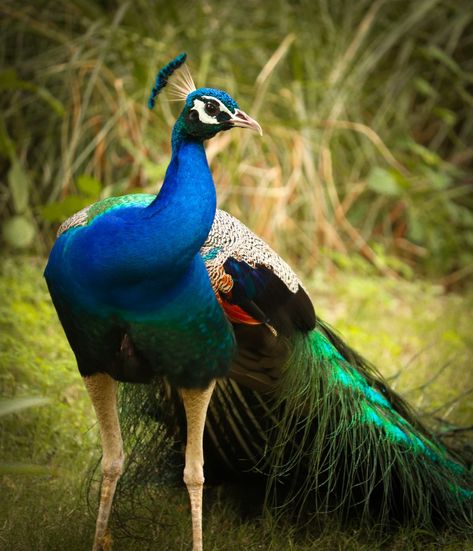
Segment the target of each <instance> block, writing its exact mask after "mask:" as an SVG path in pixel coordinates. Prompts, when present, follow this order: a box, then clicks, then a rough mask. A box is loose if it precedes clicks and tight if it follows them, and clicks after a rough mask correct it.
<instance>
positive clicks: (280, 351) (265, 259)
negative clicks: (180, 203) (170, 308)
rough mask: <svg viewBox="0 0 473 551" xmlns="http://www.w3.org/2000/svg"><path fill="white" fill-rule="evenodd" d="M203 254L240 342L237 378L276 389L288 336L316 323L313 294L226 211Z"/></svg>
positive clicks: (221, 213) (262, 388)
mask: <svg viewBox="0 0 473 551" xmlns="http://www.w3.org/2000/svg"><path fill="white" fill-rule="evenodd" d="M201 255H202V257H203V259H204V262H205V265H206V268H207V271H208V273H209V277H210V281H211V283H212V286H213V289H214V291H215V294H216V296H217V298H218V299H219V301H220V303H221V305H222V308H223V310H224V311H225V314H226V315H227V317H228V319H229V320H230V321H231V322H232V324H233V329H234V332H235V336H236V339H237V343H238V352H237V356H236V358H235V359H234V362H233V365H232V369H231V372H230V375H231V377H232V378H234V379H235V380H237V381H238V382H239V383H241V384H244V385H246V386H248V387H250V388H252V389H254V390H258V391H260V392H261V391H263V392H268V391H271V390H272V389H273V388H274V386H275V385H276V384H277V380H278V379H279V375H280V369H281V367H282V365H283V364H284V362H285V360H286V358H287V355H288V353H289V349H288V338H290V337H291V336H292V335H293V334H294V333H296V332H308V331H310V330H312V329H313V328H314V326H315V321H316V318H315V312H314V308H313V305H312V302H311V300H310V298H309V296H308V295H307V293H306V291H305V290H304V288H303V286H302V284H301V282H300V280H299V278H298V277H297V275H296V274H295V273H294V271H293V270H292V269H291V268H290V266H289V265H288V264H287V263H286V262H284V260H282V258H281V257H280V256H279V255H277V254H276V253H275V252H274V251H273V250H272V249H271V247H269V245H267V244H266V243H265V242H264V241H263V240H262V239H260V238H259V237H258V236H256V235H255V234H254V233H253V232H252V231H251V230H249V229H248V228H247V227H246V226H245V225H244V224H242V223H241V222H240V221H239V220H238V219H236V218H234V217H233V216H231V215H230V214H228V213H227V212H225V211H222V210H217V213H216V215H215V220H214V223H213V226H212V229H211V231H210V233H209V236H208V238H207V241H206V242H205V244H204V246H203V247H202V249H201Z"/></svg>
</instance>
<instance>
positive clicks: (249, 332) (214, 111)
mask: <svg viewBox="0 0 473 551" xmlns="http://www.w3.org/2000/svg"><path fill="white" fill-rule="evenodd" d="M184 61H185V55H184V54H181V56H178V57H177V58H176V59H175V60H173V61H171V62H170V63H168V64H167V65H166V66H165V67H164V68H163V69H162V70H161V71H160V72H159V73H158V76H157V78H156V83H155V86H154V87H153V90H152V92H151V96H150V101H149V106H150V107H151V108H152V107H153V106H154V101H155V98H156V96H157V95H158V94H159V93H160V91H161V90H162V88H163V87H164V86H168V87H171V88H172V86H174V88H176V87H175V84H173V80H170V77H171V75H174V77H173V79H175V78H176V73H179V71H182V70H183V69H184V68H185V65H183V63H184ZM190 79H191V77H190V76H189V74H186V76H185V77H183V84H181V85H180V87H178V88H177V94H178V95H179V97H180V98H181V99H183V101H184V102H185V103H184V107H183V111H182V113H181V115H180V116H179V118H178V119H177V121H176V124H175V126H174V129H173V134H172V151H173V153H172V158H171V162H170V164H169V167H168V169H167V172H166V176H165V179H164V183H163V186H162V188H161V191H160V192H159V194H158V195H157V196H154V195H129V196H123V197H117V198H109V199H104V200H103V201H100V202H98V203H96V204H95V205H92V206H90V207H88V208H87V209H84V210H82V211H80V212H79V213H77V214H76V215H75V216H73V217H72V218H71V219H69V220H67V221H66V222H65V223H64V224H63V225H62V226H61V228H60V230H59V232H58V239H57V241H56V244H55V246H54V248H53V250H52V252H51V255H50V258H49V262H48V266H47V268H46V271H45V277H46V280H47V283H48V286H49V289H50V293H51V296H52V299H53V301H54V304H55V306H56V309H57V311H58V315H59V318H60V320H61V322H62V324H63V327H64V329H65V332H66V335H67V337H68V339H69V342H70V344H71V347H72V349H73V350H74V352H75V354H76V358H77V363H78V367H79V370H80V372H81V374H82V376H83V377H84V382H85V384H86V387H87V389H88V391H89V394H90V396H91V398H92V402H93V404H94V407H95V410H96V413H97V416H98V420H99V425H100V429H101V437H102V443H103V449H104V459H103V461H102V469H103V475H104V476H103V485H102V497H101V501H100V508H99V513H98V518H97V528H96V536H95V542H94V550H95V551H98V550H99V549H101V548H102V547H103V545H104V541H105V540H104V538H106V527H107V522H108V516H109V513H110V508H111V501H112V499H113V494H114V491H115V487H116V484H117V481H118V478H119V476H120V475H121V473H122V469H123V448H122V444H121V436H120V427H119V423H118V418H117V413H116V391H115V386H114V385H115V383H114V381H116V380H119V381H124V382H146V383H148V384H151V385H157V389H158V391H157V392H158V393H157V397H155V398H154V399H157V400H158V401H159V409H160V410H161V411H167V412H168V414H167V415H165V416H164V419H165V422H164V423H165V425H166V428H167V430H168V431H169V433H172V434H179V433H180V434H181V435H182V438H184V435H186V436H185V437H186V438H187V448H186V461H185V463H186V467H185V470H184V480H185V482H186V485H187V487H188V490H189V496H190V500H191V512H192V519H193V541H194V550H195V551H200V550H201V549H202V533H201V499H202V484H203V470H202V463H203V455H202V443H203V442H205V446H204V449H205V457H206V465H207V468H206V475H208V476H209V477H210V478H211V477H212V476H213V477H215V478H220V479H225V478H226V477H227V476H228V477H237V478H239V479H243V480H244V479H249V480H255V479H258V478H259V479H262V480H263V482H264V485H265V487H266V492H265V502H266V503H267V504H276V505H277V506H278V510H284V509H290V510H291V512H293V513H294V511H299V512H301V513H302V512H303V511H304V514H305V512H309V513H310V514H312V515H317V514H319V513H322V512H323V513H325V512H327V511H334V512H336V513H337V514H339V515H340V516H341V517H342V518H347V517H351V516H354V515H356V517H357V518H359V519H360V520H361V521H362V522H372V521H375V522H377V523H381V524H382V525H385V526H387V525H389V524H390V523H391V522H392V521H394V520H404V521H409V522H415V523H417V524H418V525H421V526H424V527H432V526H434V525H435V524H436V523H442V522H443V523H448V524H449V525H450V526H451V527H453V528H456V529H458V530H460V531H468V530H471V529H472V527H473V519H472V510H473V477H472V474H471V472H470V471H469V470H468V469H467V468H466V467H464V466H463V465H462V464H461V461H460V460H459V459H458V458H456V457H454V456H453V455H452V454H451V453H449V452H448V451H447V450H446V449H445V448H444V447H443V446H442V445H441V444H440V443H439V442H437V441H436V439H435V438H434V437H433V436H432V435H431V434H430V433H429V432H428V431H427V430H426V429H425V428H424V427H423V426H422V424H421V423H420V422H419V421H418V420H417V418H416V416H415V415H414V414H413V413H412V411H411V410H410V408H409V407H408V406H407V405H406V404H405V403H404V401H403V400H402V399H401V398H400V397H399V396H398V395H397V394H396V393H394V392H393V391H392V390H391V389H390V388H389V386H388V385H387V384H386V382H384V381H383V380H382V377H381V376H380V375H379V374H378V373H377V372H376V370H375V369H374V368H372V367H371V366H370V365H369V364H368V363H367V362H366V361H365V360H363V358H361V357H360V356H359V355H358V354H356V353H355V352H354V351H353V350H351V349H350V348H349V347H348V346H347V345H346V344H344V343H343V341H342V340H341V339H340V338H339V337H338V336H337V335H336V334H335V333H334V332H333V331H332V330H331V329H330V328H329V327H328V326H327V325H326V324H325V323H324V322H323V321H321V320H319V319H318V318H317V317H316V315H315V312H314V309H313V305H312V303H311V301H310V299H309V297H308V295H307V293H306V291H305V290H304V288H303V285H302V284H301V282H300V280H299V279H298V277H297V276H296V274H295V273H294V272H293V271H292V269H291V268H290V267H289V266H288V265H287V264H286V263H285V262H284V261H283V260H282V259H281V258H280V257H279V256H278V255H277V254H276V253H275V252H274V251H273V250H272V249H271V248H270V247H269V246H268V245H267V244H266V243H264V241H262V240H261V239H259V238H258V237H257V236H256V235H255V234H253V233H252V232H251V231H250V230H249V229H248V228H246V227H245V226H244V225H243V224H241V222H239V221H238V220H236V219H235V218H233V217H232V216H231V215H230V214H228V213H225V212H224V211H220V210H218V209H216V194H215V188H214V184H213V180H212V176H211V173H210V170H209V167H208V164H207V160H206V157H205V151H204V148H203V141H204V140H206V139H210V138H212V137H213V136H215V135H216V134H217V133H219V132H221V131H224V130H229V129H231V128H233V127H235V126H239V127H243V128H250V129H253V130H256V131H258V132H261V128H260V126H259V124H258V123H257V122H256V121H254V120H253V119H251V118H250V117H249V116H248V115H247V114H246V113H244V112H243V111H241V110H240V109H239V107H238V105H237V103H236V102H235V100H234V99H233V98H231V97H230V96H229V95H228V94H227V93H226V92H223V91H221V90H214V89H212V88H199V89H196V88H195V86H194V84H193V82H192V81H191V80H190ZM174 91H175V92H176V90H174ZM163 380H164V382H163ZM215 380H217V383H216V386H215V390H214V391H213V388H214V386H213V385H214V381H215ZM170 389H171V390H170ZM176 390H177V392H175V391H176ZM212 392H213V399H210V397H211V395H212ZM125 396H126V403H127V405H128V406H127V407H126V412H127V415H129V416H133V415H134V414H136V415H138V416H139V415H140V412H141V411H142V406H143V404H142V400H143V396H142V394H141V393H140V391H139V389H137V387H133V386H131V387H130V388H128V389H127V391H126V393H125ZM209 402H210V405H209ZM182 406H184V409H185V414H186V422H184V416H183V415H182V411H181V414H179V411H180V410H181V409H182ZM207 408H208V413H207ZM205 420H206V423H205V429H204V421H205ZM137 423H138V424H140V423H145V424H146V426H145V427H143V430H142V431H140V434H142V435H146V440H147V441H148V442H150V441H152V440H153V438H150V436H149V435H150V434H151V433H152V432H153V431H154V430H156V433H157V434H158V435H160V434H161V435H162V432H163V426H162V423H159V422H152V420H151V419H149V418H146V419H141V420H140V419H139V418H138V419H137V420H136V422H134V421H133V422H132V421H130V419H127V420H126V423H125V426H136V424H137ZM133 438H134V439H135V442H136V438H138V437H137V435H136V434H135V435H134V436H133ZM135 449H138V448H135ZM141 450H142V449H141ZM141 459H142V460H143V461H144V462H146V459H148V460H150V461H151V462H153V461H154V456H153V454H151V453H146V452H144V453H143V450H142V452H141ZM131 460H133V458H131ZM145 467H146V465H144V468H145ZM152 467H153V465H150V468H152Z"/></svg>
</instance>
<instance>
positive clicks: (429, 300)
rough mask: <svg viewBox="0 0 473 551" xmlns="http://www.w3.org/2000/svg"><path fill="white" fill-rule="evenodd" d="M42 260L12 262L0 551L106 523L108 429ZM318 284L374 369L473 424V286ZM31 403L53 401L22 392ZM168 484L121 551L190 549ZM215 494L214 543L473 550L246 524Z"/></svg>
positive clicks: (368, 279)
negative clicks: (102, 490)
mask: <svg viewBox="0 0 473 551" xmlns="http://www.w3.org/2000/svg"><path fill="white" fill-rule="evenodd" d="M44 263H45V261H44V259H39V258H26V257H17V258H7V259H5V260H4V261H3V264H2V267H1V278H0V294H1V296H2V303H1V304H0V389H1V392H2V401H1V405H0V416H1V418H0V422H1V429H2V430H1V434H0V444H1V457H0V476H1V479H0V485H1V490H0V491H1V495H2V500H1V502H0V547H2V548H4V549H9V550H11V551H30V550H35V551H43V550H44V551H54V550H56V549H57V550H59V549H61V550H63V549H69V550H71V551H75V550H82V549H88V548H90V546H91V542H92V537H93V531H94V519H93V517H92V516H91V515H90V514H89V513H88V512H87V502H86V497H85V495H86V488H85V486H84V483H83V480H84V478H86V473H87V471H88V469H89V468H90V465H91V464H93V462H94V461H96V460H97V459H98V458H99V449H98V443H97V427H96V425H95V420H94V416H93V413H92V411H91V406H90V404H89V401H88V397H87V396H86V393H85V389H84V388H83V385H82V382H81V379H80V376H79V374H78V372H77V370H76V367H75V363H74V357H73V355H72V353H71V351H70V349H69V347H68V345H67V342H66V340H65V338H64V335H63V333H62V330H61V327H60V325H59V323H58V321H57V318H56V315H55V312H54V310H53V308H52V306H51V303H50V301H49V298H48V294H47V289H46V286H45V283H44V280H43V278H42V269H43V266H44ZM306 281H307V283H308V290H309V291H310V294H311V296H312V297H313V299H314V302H315V305H316V310H317V312H318V313H319V315H320V316H321V317H323V318H324V319H325V320H327V321H328V322H329V323H331V324H332V325H333V326H335V327H336V328H337V329H338V330H339V331H340V332H341V333H342V335H343V336H344V337H345V339H346V340H347V341H348V342H349V343H350V344H351V345H352V346H353V347H355V348H356V349H357V350H358V351H360V352H361V353H362V354H364V355H365V356H366V357H367V358H368V359H369V360H371V361H372V362H373V363H375V364H376V365H377V366H378V368H379V369H380V371H381V372H382V373H383V374H384V375H385V376H386V377H388V378H390V380H391V382H392V384H393V385H394V386H395V388H396V390H398V391H399V392H400V393H401V394H403V395H404V396H406V397H407V398H408V399H409V400H411V401H412V402H413V403H414V404H415V405H416V407H418V408H420V409H421V410H422V411H423V412H425V413H430V414H431V415H432V414H434V415H435V416H437V417H438V416H442V417H445V418H446V419H447V420H448V422H449V423H452V424H453V425H455V426H458V425H464V426H466V425H472V423H473V404H472V400H471V394H468V391H469V390H471V388H472V386H473V374H472V372H471V367H470V366H471V361H470V358H471V354H472V352H473V337H472V333H471V319H470V318H471V311H472V310H473V308H472V307H473V292H468V291H464V292H463V293H462V294H461V295H460V294H453V293H450V294H445V293H444V292H443V289H442V288H441V287H440V286H438V285H436V284H434V283H432V282H425V281H420V282H419V281H416V282H413V281H404V280H395V279H388V278H380V277H375V276H373V275H370V276H366V275H365V276H361V275H358V276H354V275H350V274H347V273H344V272H340V271H337V272H335V273H334V274H331V275H330V277H328V276H327V274H326V273H322V272H316V273H315V274H313V275H312V276H311V277H310V278H307V279H306ZM33 397H36V398H38V397H46V398H47V399H48V401H45V400H43V401H40V400H38V399H37V400H31V401H29V402H28V401H25V400H20V398H33ZM458 397H460V399H458ZM6 400H8V401H6ZM27 406H29V407H27ZM433 412H434V413H433ZM448 428H449V426H448V425H445V424H444V425H443V429H444V430H448ZM159 491H160V492H161V493H162V499H161V500H160V503H161V507H160V509H159V510H157V511H155V512H154V513H153V515H154V519H155V520H154V522H151V523H150V522H146V523H143V522H140V520H139V519H137V520H136V521H134V522H133V523H131V524H132V526H133V530H134V532H135V534H136V533H138V534H141V535H142V537H143V538H145V539H143V540H137V539H136V537H135V539H131V538H127V537H125V536H126V534H123V533H117V535H116V537H115V547H114V548H115V549H116V550H117V551H120V550H124V551H128V550H129V551H131V550H135V549H140V550H146V549H152V548H153V544H152V543H151V542H154V549H170V550H186V549H189V548H190V541H191V531H190V514H189V509H188V504H187V495H186V492H185V489H184V488H176V487H171V488H166V487H164V488H162V489H161V490H159ZM207 498H208V499H207V504H206V511H205V514H204V539H205V548H206V550H207V551H211V550H224V551H226V550H228V551H232V550H237V549H238V550H239V549H248V550H264V551H266V550H272V551H277V550H292V551H308V550H318V549H320V550H331V549H340V550H341V549H344V550H345V549H346V550H349V549H366V550H368V549H369V550H372V549H377V548H378V549H399V550H401V549H402V550H406V549H438V548H442V549H449V550H467V549H471V548H472V547H473V540H468V541H465V540H464V539H463V540H462V539H459V538H458V537H455V536H452V535H451V534H448V533H444V534H440V535H432V534H426V533H424V532H422V531H418V532H416V531H413V530H406V529H404V530H401V531H400V532H398V533H396V534H395V535H392V536H390V537H386V538H385V539H384V540H383V541H382V542H381V543H379V542H378V543H374V540H373V537H372V534H366V533H362V532H360V531H358V530H356V529H354V530H344V531H342V530H340V529H339V528H338V527H337V526H335V525H334V524H333V523H330V522H327V524H325V525H324V526H323V527H322V528H320V529H318V530H316V529H312V530H311V531H310V532H309V533H306V532H304V533H301V532H296V531H294V529H293V528H291V527H290V526H289V525H288V524H286V523H285V522H284V521H283V522H281V523H276V522H275V520H274V519H273V518H271V516H269V515H268V516H265V517H255V518H246V519H244V520H242V519H241V518H239V516H238V514H237V508H236V506H235V504H234V501H233V500H232V499H231V498H230V497H229V495H228V494H227V490H226V489H223V488H212V489H210V490H209V491H208V495H207Z"/></svg>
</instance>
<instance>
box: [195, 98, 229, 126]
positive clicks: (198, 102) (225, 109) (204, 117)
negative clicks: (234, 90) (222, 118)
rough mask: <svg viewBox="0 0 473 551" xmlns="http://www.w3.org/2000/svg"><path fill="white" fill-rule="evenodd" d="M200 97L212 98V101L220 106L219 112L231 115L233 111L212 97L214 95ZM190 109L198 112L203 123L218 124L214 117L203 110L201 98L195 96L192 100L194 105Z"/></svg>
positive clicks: (203, 103) (203, 105) (203, 104)
mask: <svg viewBox="0 0 473 551" xmlns="http://www.w3.org/2000/svg"><path fill="white" fill-rule="evenodd" d="M202 98H203V99H206V100H212V101H214V102H217V103H218V105H219V107H220V111H221V112H224V113H228V115H230V117H233V113H232V112H231V111H230V110H229V109H228V107H227V106H226V105H225V104H223V103H222V102H221V101H220V100H218V99H217V98H214V97H211V96H202ZM192 110H193V111H197V113H198V114H199V120H200V122H203V123H205V124H220V123H219V121H218V120H217V118H216V117H211V116H210V115H208V114H207V113H206V112H205V102H204V101H202V100H201V99H198V98H196V99H195V100H194V106H193V108H192Z"/></svg>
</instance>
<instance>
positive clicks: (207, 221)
mask: <svg viewBox="0 0 473 551" xmlns="http://www.w3.org/2000/svg"><path fill="white" fill-rule="evenodd" d="M179 122H180V121H178V122H177V123H176V125H175V127H174V130H173V137H172V158H171V162H170V164H169V167H168V169H167V172H166V176H165V178H164V183H163V186H162V188H161V190H160V192H159V194H158V196H157V197H156V199H155V200H154V201H153V203H151V205H150V206H149V207H148V208H147V209H146V211H145V217H146V218H151V219H153V218H154V216H155V215H156V218H155V219H154V220H153V222H154V223H155V224H156V225H157V226H158V228H156V229H157V230H158V231H159V232H161V231H162V233H161V235H162V237H161V235H156V238H157V239H158V240H159V245H160V247H163V248H164V250H162V251H161V255H162V258H163V259H166V264H168V263H169V264H170V265H172V266H173V268H174V269H178V268H179V267H183V268H184V267H187V266H188V265H189V264H190V262H191V260H192V259H193V258H194V256H195V255H196V254H197V253H198V252H199V250H200V248H201V246H202V245H203V244H204V242H205V240H206V239H207V236H208V234H209V231H210V228H211V227H212V223H213V220H214V217H215V210H216V193H215V186H214V182H213V179H212V174H211V172H210V168H209V165H208V163H207V157H206V155H205V149H204V146H203V143H202V140H196V139H193V138H191V137H188V136H184V135H182V130H181V128H182V127H181V125H180V124H179ZM149 221H150V222H151V220H149ZM144 223H145V224H147V223H148V221H147V220H145V221H144ZM153 225H154V224H153Z"/></svg>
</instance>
